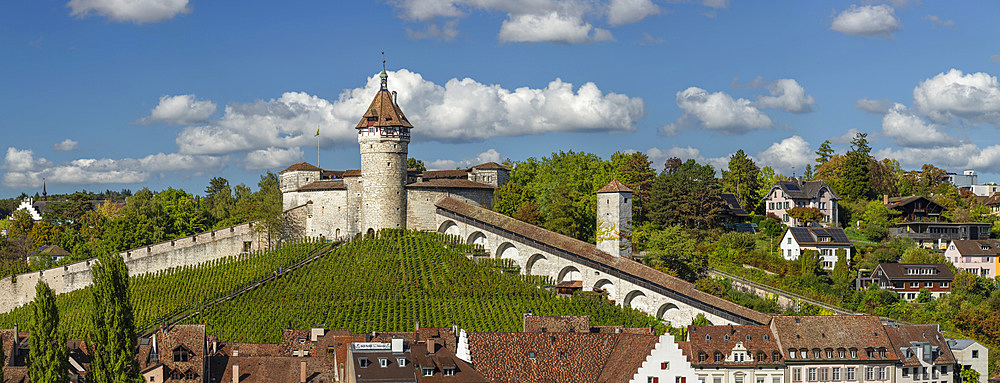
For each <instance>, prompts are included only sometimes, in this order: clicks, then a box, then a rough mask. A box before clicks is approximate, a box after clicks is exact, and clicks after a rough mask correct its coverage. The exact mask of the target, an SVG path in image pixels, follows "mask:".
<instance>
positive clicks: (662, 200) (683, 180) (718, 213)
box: [649, 159, 726, 228]
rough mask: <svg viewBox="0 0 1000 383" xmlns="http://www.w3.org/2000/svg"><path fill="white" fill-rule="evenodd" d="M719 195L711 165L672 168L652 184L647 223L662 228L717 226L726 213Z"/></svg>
mask: <svg viewBox="0 0 1000 383" xmlns="http://www.w3.org/2000/svg"><path fill="white" fill-rule="evenodd" d="M672 160H673V159H671V160H667V163H668V164H670V163H671V161H672ZM678 161H679V160H678ZM720 191H721V188H720V187H719V182H718V180H717V179H716V178H715V169H714V168H712V166H711V165H699V164H698V163H697V162H695V161H694V160H687V161H686V162H684V163H682V164H680V165H678V166H677V167H675V168H668V169H667V170H666V171H664V172H663V173H660V175H659V176H657V177H656V179H655V180H654V181H653V187H652V190H651V195H650V210H649V219H650V221H651V222H653V223H655V224H658V225H662V226H671V225H683V226H685V227H696V228H709V227H714V226H718V225H719V223H720V220H721V218H722V214H723V213H724V212H725V210H726V205H725V202H723V201H722V198H720V197H719V192H720Z"/></svg>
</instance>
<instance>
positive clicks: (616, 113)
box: [176, 69, 644, 154]
mask: <svg viewBox="0 0 1000 383" xmlns="http://www.w3.org/2000/svg"><path fill="white" fill-rule="evenodd" d="M379 87H380V85H379V79H378V76H372V77H370V78H369V79H368V81H367V84H366V85H365V86H364V87H361V88H355V89H349V90H345V91H343V92H341V94H340V96H339V97H338V99H337V100H335V101H332V102H331V101H328V100H326V99H323V98H320V97H317V96H313V95H309V94H306V93H301V92H288V93H285V94H283V95H282V96H281V97H280V98H277V99H272V100H268V101H257V102H254V103H249V104H233V105H228V106H226V109H225V112H224V113H223V116H222V117H221V118H220V119H219V120H215V121H211V122H210V123H208V124H205V125H199V126H190V127H187V128H185V129H184V130H183V131H182V132H181V133H180V134H179V135H178V136H177V140H176V141H177V146H178V148H179V151H180V152H181V153H188V154H223V153H234V152H247V151H253V150H259V149H265V148H268V147H275V148H292V147H299V146H305V145H309V146H312V145H315V144H316V138H315V137H314V135H315V133H316V130H317V129H319V130H320V137H319V139H320V140H321V145H325V146H327V147H329V146H332V145H336V144H340V145H356V142H357V141H356V137H357V132H356V131H355V130H354V126H355V125H356V124H357V123H358V121H360V119H361V115H362V114H363V113H364V110H365V109H366V108H367V107H368V104H369V103H370V102H371V100H372V98H373V97H374V95H375V93H376V92H377V91H378V89H379ZM389 88H390V89H391V90H395V91H397V92H398V98H397V100H398V103H399V106H400V108H401V109H402V110H403V113H405V114H406V117H407V119H408V120H409V121H410V123H412V124H413V126H414V129H413V134H414V135H415V136H416V137H417V138H418V139H429V140H437V141H447V142H469V141H482V140H485V139H487V138H490V137H497V136H505V137H510V136H523V135H536V134H544V133H548V132H610V131H634V130H635V129H636V122H637V121H638V120H639V119H640V118H642V116H643V115H644V111H643V102H642V99H640V98H635V97H628V96H626V95H621V94H616V93H611V92H608V93H604V92H602V91H601V90H600V89H599V88H598V87H597V85H595V84H594V83H589V82H588V83H585V84H583V85H581V86H580V87H578V88H576V89H575V90H574V87H573V84H570V83H566V82H563V81H562V80H559V79H556V80H554V81H552V82H550V83H549V84H548V85H547V86H546V87H544V88H527V87H523V88H517V89H514V90H509V89H505V88H503V87H501V86H500V85H495V84H494V85H488V84H483V83H480V82H477V81H475V80H473V79H470V78H464V79H461V80H459V79H451V80H449V81H448V82H447V83H445V84H444V85H443V86H442V85H438V84H435V83H433V82H430V81H427V80H425V79H424V78H423V77H422V76H421V75H420V74H418V73H414V72H410V71H408V70H405V69H403V70H399V71H395V72H390V73H389Z"/></svg>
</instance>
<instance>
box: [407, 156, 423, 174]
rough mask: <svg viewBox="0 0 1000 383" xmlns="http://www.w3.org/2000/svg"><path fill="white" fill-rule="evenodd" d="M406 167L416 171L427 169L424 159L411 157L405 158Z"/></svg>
mask: <svg viewBox="0 0 1000 383" xmlns="http://www.w3.org/2000/svg"><path fill="white" fill-rule="evenodd" d="M406 168H407V169H416V170H417V171H418V172H423V171H427V166H425V165H424V161H421V160H418V159H416V158H413V157H410V158H407V159H406Z"/></svg>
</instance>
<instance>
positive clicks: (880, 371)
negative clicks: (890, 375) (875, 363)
mask: <svg viewBox="0 0 1000 383" xmlns="http://www.w3.org/2000/svg"><path fill="white" fill-rule="evenodd" d="M886 369H887V367H879V368H878V380H885V372H886V371H885V370H886Z"/></svg>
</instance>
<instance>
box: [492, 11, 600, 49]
mask: <svg viewBox="0 0 1000 383" xmlns="http://www.w3.org/2000/svg"><path fill="white" fill-rule="evenodd" d="M498 36H499V38H500V41H504V42H517V43H525V42H528V43H535V42H556V43H568V44H579V43H586V42H593V41H608V40H613V39H614V37H612V36H611V32H610V31H608V30H607V29H601V28H594V26H593V25H591V24H590V23H588V22H586V21H585V20H584V19H583V17H582V16H574V15H568V14H563V13H559V12H556V11H552V12H549V13H545V14H522V15H511V16H510V17H509V18H508V19H507V20H504V22H503V24H502V25H501V26H500V34H499V35H498Z"/></svg>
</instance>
